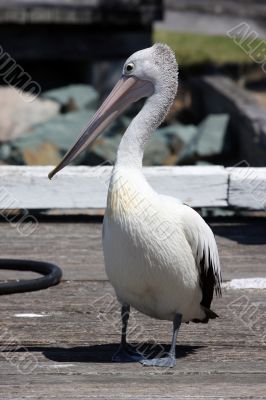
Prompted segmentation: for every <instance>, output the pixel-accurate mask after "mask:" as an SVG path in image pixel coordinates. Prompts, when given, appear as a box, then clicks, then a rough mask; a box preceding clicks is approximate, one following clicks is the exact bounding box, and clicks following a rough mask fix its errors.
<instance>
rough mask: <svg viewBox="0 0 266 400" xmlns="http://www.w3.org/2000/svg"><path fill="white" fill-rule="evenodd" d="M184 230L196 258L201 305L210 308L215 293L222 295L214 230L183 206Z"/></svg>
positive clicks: (194, 212) (196, 214)
mask: <svg viewBox="0 0 266 400" xmlns="http://www.w3.org/2000/svg"><path fill="white" fill-rule="evenodd" d="M181 207H182V213H181V215H182V222H183V229H184V232H185V235H186V238H187V241H188V242H189V244H190V246H191V249H192V253H193V255H194V257H195V261H196V265H197V267H198V270H199V278H200V285H201V289H202V301H201V305H202V306H203V307H205V308H207V309H209V308H210V305H211V302H212V299H213V293H214V291H215V293H216V294H217V295H221V293H222V292H221V283H222V277H221V269H220V261H219V255H218V249H217V245H216V242H215V238H214V235H213V232H212V230H211V229H210V227H209V226H208V225H207V224H206V222H205V221H204V220H203V219H202V218H201V216H200V215H199V214H198V213H197V212H196V211H195V210H193V209H192V208H190V207H189V206H186V205H182V206H181Z"/></svg>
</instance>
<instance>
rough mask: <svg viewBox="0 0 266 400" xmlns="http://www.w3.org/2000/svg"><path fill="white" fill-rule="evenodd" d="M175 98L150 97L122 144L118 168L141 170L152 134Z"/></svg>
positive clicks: (119, 151)
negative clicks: (146, 147) (146, 146)
mask: <svg viewBox="0 0 266 400" xmlns="http://www.w3.org/2000/svg"><path fill="white" fill-rule="evenodd" d="M172 97H173V96H171V97H170V96H164V95H162V94H160V93H155V94H153V95H152V96H151V97H149V98H148V99H147V100H146V102H145V104H144V106H143V107H142V109H141V111H140V112H139V113H138V115H137V116H136V117H135V118H134V119H133V120H132V122H131V124H130V125H129V127H128V128H127V130H126V132H125V133H124V136H123V137H122V140H121V142H120V145H119V148H118V152H117V159H116V164H115V166H116V167H120V166H125V167H132V168H138V169H140V168H141V167H142V159H143V153H144V148H145V145H146V143H147V141H148V140H149V139H150V137H151V135H152V133H153V132H154V131H155V129H156V128H157V127H158V126H159V125H160V124H161V122H162V121H163V120H164V118H165V116H166V114H167V112H168V109H169V107H170V106H171V104H172V101H173V98H172Z"/></svg>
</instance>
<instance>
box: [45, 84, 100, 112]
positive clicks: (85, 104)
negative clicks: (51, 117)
mask: <svg viewBox="0 0 266 400" xmlns="http://www.w3.org/2000/svg"><path fill="white" fill-rule="evenodd" d="M42 97H43V98H44V99H50V100H53V101H56V102H57V103H58V104H59V105H60V106H61V109H63V111H75V110H81V109H82V108H87V109H90V108H95V107H97V104H98V101H99V94H98V92H97V91H96V90H95V89H94V88H93V87H92V86H89V85H82V84H78V85H69V86H64V87H61V88H57V89H52V90H49V91H47V92H44V93H43V94H42Z"/></svg>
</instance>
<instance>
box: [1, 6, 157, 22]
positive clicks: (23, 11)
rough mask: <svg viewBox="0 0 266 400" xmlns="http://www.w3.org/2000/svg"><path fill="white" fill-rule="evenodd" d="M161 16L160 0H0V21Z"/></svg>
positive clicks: (128, 19) (149, 18)
mask: <svg viewBox="0 0 266 400" xmlns="http://www.w3.org/2000/svg"><path fill="white" fill-rule="evenodd" d="M122 14H123V18H121V15H122ZM161 16H162V1H161V0H134V2H132V1H131V0H112V1H110V0H52V1H51V0H42V1H38V0H9V1H8V2H6V1H3V0H0V23H1V22H2V23H24V24H25V23H28V24H36V23H50V24H51V23H61V24H67V23H68V24H92V23H94V24H95V23H98V24H101V23H112V24H118V25H123V24H129V23H131V24H133V23H143V22H144V21H146V23H149V24H150V23H151V22H152V21H153V20H154V19H161Z"/></svg>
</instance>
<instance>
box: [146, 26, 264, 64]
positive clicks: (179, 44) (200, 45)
mask: <svg viewBox="0 0 266 400" xmlns="http://www.w3.org/2000/svg"><path fill="white" fill-rule="evenodd" d="M153 41H154V42H161V43H167V44H168V45H169V46H170V47H171V48H172V49H173V50H174V51H175V53H176V58H177V60H178V62H179V63H180V64H182V65H186V66H190V65H192V64H202V63H206V62H211V63H215V64H220V65H221V64H226V63H237V64H243V63H252V60H251V59H250V57H249V56H248V55H247V54H245V52H244V51H243V50H242V49H241V48H240V47H239V46H238V45H237V44H236V43H234V41H233V40H232V39H231V38H229V37H226V36H209V35H203V34H195V33H176V32H169V31H161V30H157V31H155V32H154V34H153ZM260 42H261V40H259V39H258V40H256V41H254V43H253V46H254V48H255V47H256V46H257V45H258V44H259V43H260Z"/></svg>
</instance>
